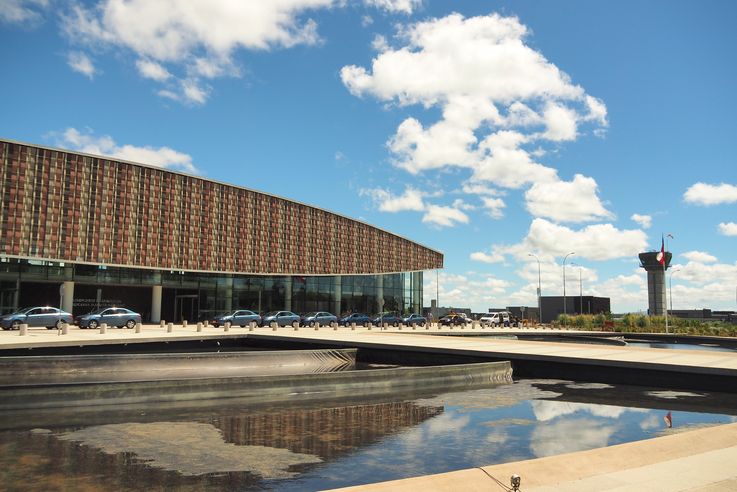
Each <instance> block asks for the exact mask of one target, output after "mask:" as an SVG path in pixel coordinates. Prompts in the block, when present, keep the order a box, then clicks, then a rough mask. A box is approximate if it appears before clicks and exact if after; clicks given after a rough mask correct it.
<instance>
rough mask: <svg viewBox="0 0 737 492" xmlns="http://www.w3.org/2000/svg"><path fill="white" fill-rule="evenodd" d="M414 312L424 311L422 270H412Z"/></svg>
mask: <svg viewBox="0 0 737 492" xmlns="http://www.w3.org/2000/svg"><path fill="white" fill-rule="evenodd" d="M411 275H412V312H413V313H415V314H420V313H422V272H412V274H411Z"/></svg>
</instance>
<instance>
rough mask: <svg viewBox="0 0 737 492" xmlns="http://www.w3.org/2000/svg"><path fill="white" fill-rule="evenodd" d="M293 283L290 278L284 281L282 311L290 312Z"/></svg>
mask: <svg viewBox="0 0 737 492" xmlns="http://www.w3.org/2000/svg"><path fill="white" fill-rule="evenodd" d="M293 282H294V279H293V278H292V277H287V278H286V279H285V280H284V309H285V310H286V311H291V310H292V284H293Z"/></svg>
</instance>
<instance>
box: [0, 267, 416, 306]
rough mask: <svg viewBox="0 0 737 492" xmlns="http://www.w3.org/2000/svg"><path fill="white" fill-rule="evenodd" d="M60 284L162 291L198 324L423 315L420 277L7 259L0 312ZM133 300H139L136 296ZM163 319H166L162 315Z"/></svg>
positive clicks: (0, 276) (2, 272)
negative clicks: (325, 315) (279, 314)
mask: <svg viewBox="0 0 737 492" xmlns="http://www.w3.org/2000/svg"><path fill="white" fill-rule="evenodd" d="M64 281H73V282H75V284H77V285H95V286H98V287H103V286H122V287H124V286H135V287H139V288H140V287H146V286H153V285H161V286H163V288H164V292H165V297H166V295H167V294H166V293H167V292H170V294H171V296H173V298H174V300H173V301H171V302H177V301H176V297H177V296H179V297H180V298H182V299H183V298H184V297H186V302H187V303H190V302H193V303H194V304H195V305H196V311H197V318H198V319H201V320H204V319H209V318H211V317H212V316H213V315H214V314H217V313H221V312H224V311H230V310H235V309H251V310H253V311H256V312H260V313H263V312H266V311H271V310H280V309H288V310H291V311H294V312H296V313H305V312H309V311H329V312H331V313H334V314H336V315H343V314H347V313H351V312H363V313H367V314H375V313H378V312H381V311H397V312H399V313H401V314H410V313H419V312H421V311H422V272H407V273H391V274H383V275H339V276H312V277H302V276H246V275H223V274H205V273H191V272H183V271H176V270H171V271H166V270H165V271H161V270H148V269H136V268H119V267H110V266H106V265H81V264H71V263H66V264H65V263H59V262H48V261H30V260H18V259H10V258H0V282H2V283H1V284H0V286H1V287H2V289H1V291H2V296H1V297H2V298H1V299H0V310H2V312H9V311H12V310H14V309H17V308H19V307H24V306H17V303H18V300H17V299H18V289H19V288H20V289H21V290H23V285H24V283H26V284H27V285H29V286H30V285H32V283H38V282H42V283H43V282H59V283H61V282H64ZM30 297H32V296H30ZM76 297H77V295H76V294H75V298H76ZM144 297H145V296H144ZM24 298H25V299H29V296H28V295H27V296H24ZM123 298H125V296H123ZM136 298H143V297H142V296H141V295H140V293H137V294H136ZM182 299H180V301H179V302H182ZM190 299H194V301H191V300H190ZM168 304H169V301H167V299H165V300H164V306H162V309H163V311H167V310H168V308H167V307H166V306H167V305H168ZM148 308H149V309H150V306H148ZM142 311H144V312H145V310H142ZM74 314H81V313H76V312H75V313H74ZM162 316H164V317H166V318H169V317H170V315H168V314H166V313H164V312H162Z"/></svg>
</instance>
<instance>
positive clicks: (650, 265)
mask: <svg viewBox="0 0 737 492" xmlns="http://www.w3.org/2000/svg"><path fill="white" fill-rule="evenodd" d="M659 253H660V251H648V252H647V253H640V254H639V257H640V266H641V267H642V268H644V269H645V271H647V300H648V309H647V312H648V314H649V315H650V316H662V315H663V314H665V309H666V308H667V306H666V303H665V269H667V268H668V267H670V260H671V258H672V257H673V255H672V254H671V253H670V251H666V252H665V269H664V268H663V265H661V264H660V262H659V261H658V258H657V257H658V254H659Z"/></svg>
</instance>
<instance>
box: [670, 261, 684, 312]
mask: <svg viewBox="0 0 737 492" xmlns="http://www.w3.org/2000/svg"><path fill="white" fill-rule="evenodd" d="M680 271H681V269H680V268H676V269H675V270H671V271H670V278H669V279H668V291H669V292H668V295H670V314H671V315H672V314H673V274H675V273H676V272H680Z"/></svg>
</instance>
